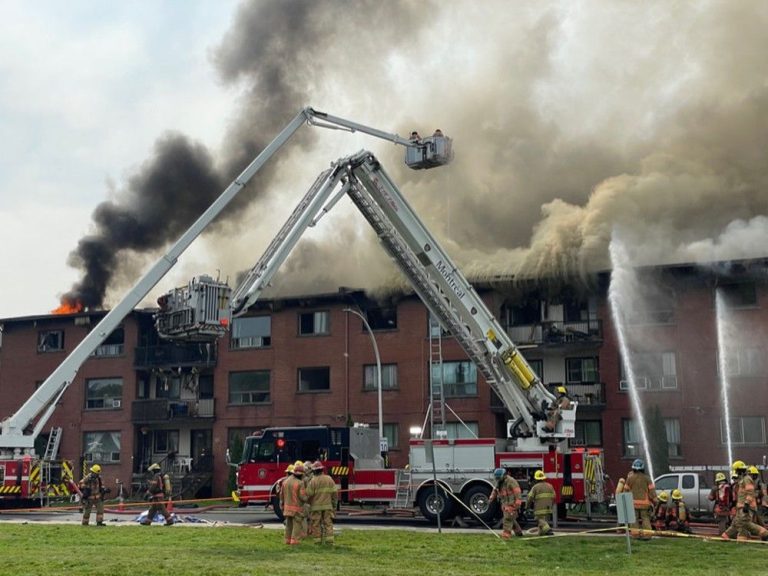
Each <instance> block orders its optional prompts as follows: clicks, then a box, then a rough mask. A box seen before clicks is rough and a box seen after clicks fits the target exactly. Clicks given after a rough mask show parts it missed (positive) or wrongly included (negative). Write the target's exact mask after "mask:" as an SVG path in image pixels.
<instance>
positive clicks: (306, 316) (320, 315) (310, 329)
mask: <svg viewBox="0 0 768 576" xmlns="http://www.w3.org/2000/svg"><path fill="white" fill-rule="evenodd" d="M329 320H330V314H329V313H328V311H327V310H324V311H322V312H304V313H302V314H299V335H301V336H311V335H316V334H330V328H329V325H330V322H329Z"/></svg>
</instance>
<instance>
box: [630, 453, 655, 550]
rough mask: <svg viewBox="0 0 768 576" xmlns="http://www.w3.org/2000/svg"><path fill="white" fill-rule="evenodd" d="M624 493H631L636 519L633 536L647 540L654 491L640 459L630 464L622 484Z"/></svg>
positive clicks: (649, 530)
mask: <svg viewBox="0 0 768 576" xmlns="http://www.w3.org/2000/svg"><path fill="white" fill-rule="evenodd" d="M624 492H631V493H632V501H633V503H634V508H635V517H636V519H635V522H634V523H633V524H632V528H634V529H635V530H634V533H635V536H639V537H640V538H641V539H643V540H647V539H648V538H649V535H650V533H651V509H652V508H653V505H654V504H655V503H656V490H655V487H654V485H653V480H652V479H651V477H650V476H648V474H646V473H645V462H643V460H642V459H641V458H636V459H635V461H634V462H632V471H631V472H630V473H629V474H628V475H627V479H626V481H625V482H624ZM640 528H642V530H640Z"/></svg>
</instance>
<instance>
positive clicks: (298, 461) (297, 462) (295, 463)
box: [293, 460, 304, 468]
mask: <svg viewBox="0 0 768 576" xmlns="http://www.w3.org/2000/svg"><path fill="white" fill-rule="evenodd" d="M299 464H301V465H302V466H304V462H302V461H301V460H296V462H294V463H293V467H294V468H296V466H298V465H299Z"/></svg>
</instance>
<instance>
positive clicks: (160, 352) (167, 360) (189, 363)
mask: <svg viewBox="0 0 768 576" xmlns="http://www.w3.org/2000/svg"><path fill="white" fill-rule="evenodd" d="M133 365H134V367H135V368H137V369H145V370H146V369H151V368H177V367H182V368H183V367H193V366H196V367H211V368H213V367H214V366H216V346H215V344H212V343H202V342H201V343H188V344H183V345H180V344H159V345H157V346H139V347H137V348H136V352H135V356H134V361H133Z"/></svg>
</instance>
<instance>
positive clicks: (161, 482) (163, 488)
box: [140, 462, 173, 526]
mask: <svg viewBox="0 0 768 576" xmlns="http://www.w3.org/2000/svg"><path fill="white" fill-rule="evenodd" d="M147 472H148V474H149V479H148V483H147V499H148V500H149V502H150V506H149V511H148V512H147V517H146V518H145V519H144V520H142V521H141V522H140V524H141V525H142V526H149V525H150V524H152V521H153V520H154V519H155V516H156V515H157V514H160V515H161V516H162V517H163V518H165V526H171V525H172V524H173V519H172V518H171V513H170V512H168V509H167V508H166V507H165V499H166V498H168V499H170V497H171V477H170V476H168V474H163V472H162V469H161V468H160V464H158V463H157V462H155V463H154V464H152V465H151V466H150V467H149V468H147Z"/></svg>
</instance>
